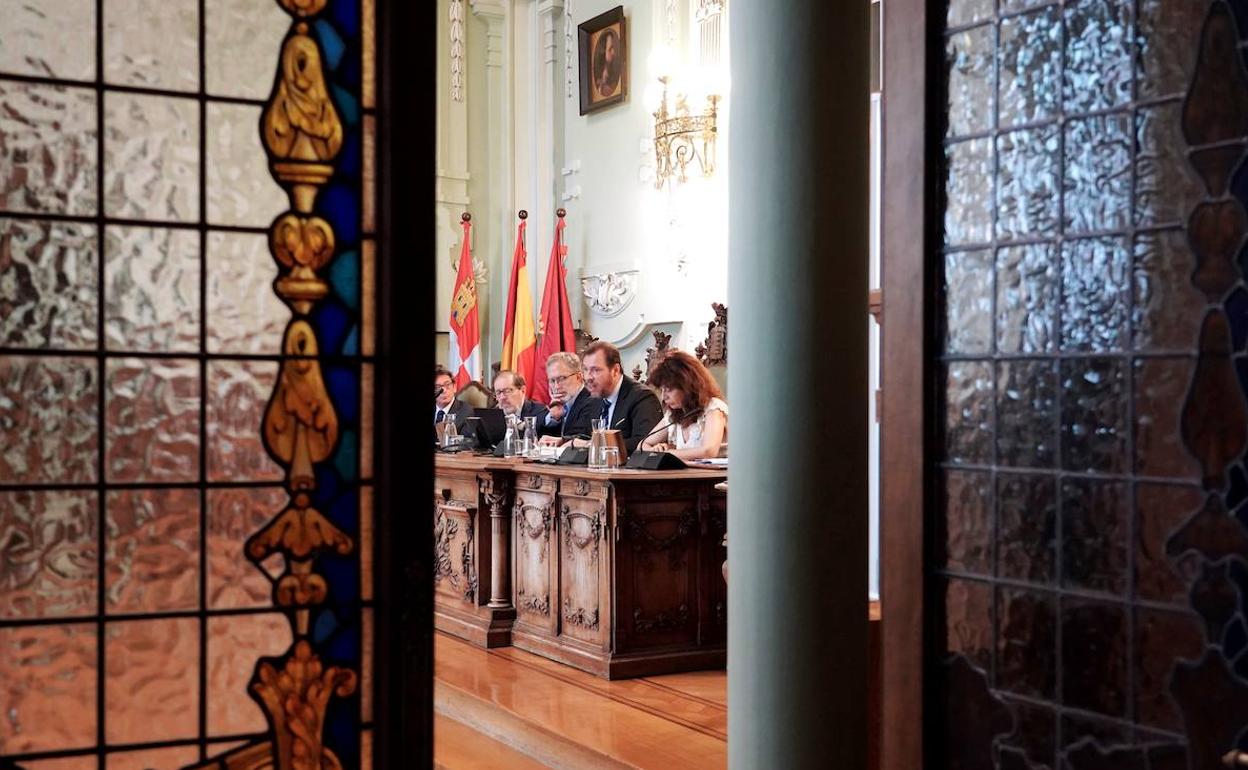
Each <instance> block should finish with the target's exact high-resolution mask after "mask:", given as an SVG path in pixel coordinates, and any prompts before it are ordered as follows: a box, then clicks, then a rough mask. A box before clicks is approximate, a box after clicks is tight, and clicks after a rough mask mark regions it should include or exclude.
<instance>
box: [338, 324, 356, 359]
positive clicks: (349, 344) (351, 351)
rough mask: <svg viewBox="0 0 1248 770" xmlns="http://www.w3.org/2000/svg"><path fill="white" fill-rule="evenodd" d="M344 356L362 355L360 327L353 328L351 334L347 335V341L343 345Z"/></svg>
mask: <svg viewBox="0 0 1248 770" xmlns="http://www.w3.org/2000/svg"><path fill="white" fill-rule="evenodd" d="M342 354H343V355H344V356H358V355H359V354H360V327H359V326H352V327H351V333H350V334H348V335H347V339H346V340H345V341H344V342H343V343H342Z"/></svg>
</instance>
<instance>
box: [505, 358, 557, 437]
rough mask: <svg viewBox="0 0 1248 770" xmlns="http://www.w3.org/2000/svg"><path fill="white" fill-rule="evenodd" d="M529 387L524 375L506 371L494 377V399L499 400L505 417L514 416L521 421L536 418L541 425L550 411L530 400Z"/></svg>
mask: <svg viewBox="0 0 1248 770" xmlns="http://www.w3.org/2000/svg"><path fill="white" fill-rule="evenodd" d="M527 385H528V383H526V382H525V381H524V377H523V376H522V375H520V374H517V373H516V372H513V371H511V370H510V369H504V370H502V371H501V372H499V373H498V374H496V375H494V398H496V399H498V408H499V409H502V410H503V416H504V417H507V416H511V415H513V414H514V415H515V416H516V417H519V418H521V419H524V418H525V417H536V418H537V424H538V425H541V424H542V423H544V422H545V421H546V413H547V411H548V410H547V409H546V407H544V406H542V405H541V404H539V403H537V402H536V401H530V400H529V397H528V387H527Z"/></svg>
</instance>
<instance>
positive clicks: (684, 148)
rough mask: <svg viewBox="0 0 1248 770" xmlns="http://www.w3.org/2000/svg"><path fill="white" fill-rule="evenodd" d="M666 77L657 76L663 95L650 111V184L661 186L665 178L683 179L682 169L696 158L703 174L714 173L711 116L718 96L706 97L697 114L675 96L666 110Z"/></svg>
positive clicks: (715, 108)
mask: <svg viewBox="0 0 1248 770" xmlns="http://www.w3.org/2000/svg"><path fill="white" fill-rule="evenodd" d="M668 80H669V79H668V78H667V77H666V76H663V77H660V78H659V82H660V83H662V84H663V96H662V98H661V99H660V100H659V102H658V106H657V108H656V110H655V112H654V159H655V170H654V186H655V188H656V189H662V188H663V185H664V184H665V183H666V182H668V181H669V180H675V181H677V182H687V181H688V176H687V174H686V169H687V168H688V166H689V164H690V163H692V162H693V161H695V160H696V161H697V163H698V167H699V168H700V169H701V170H702V175H703V176H710V175H711V174H713V173H714V172H715V133H716V129H715V119H716V113H717V110H718V105H719V96H717V95H715V94H711V95H708V96H707V97H706V107H705V109H703V111H702V112H700V113H692V112H690V110H689V104H688V100H687V98H686V97H685V96H684V95H678V96H677V98H676V103H675V105H674V106H673V107H672V108H671V109H670V110H669V108H668V99H667V84H668Z"/></svg>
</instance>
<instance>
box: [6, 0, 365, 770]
mask: <svg viewBox="0 0 1248 770" xmlns="http://www.w3.org/2000/svg"><path fill="white" fill-rule="evenodd" d="M0 17H2V18H4V20H5V21H4V30H3V31H0V704H3V706H2V709H3V712H4V717H3V718H0V764H2V763H7V762H10V761H12V762H14V763H16V764H17V765H18V766H20V767H24V768H30V770H36V769H37V770H61V769H62V768H64V769H65V770H69V769H70V768H73V769H74V770H77V769H78V768H97V769H98V770H105V769H106V768H107V770H115V769H117V768H136V769H138V768H157V769H158V770H165V768H182V767H201V766H202V767H227V766H229V767H236V766H240V765H243V764H246V763H248V762H252V761H257V760H258V759H259V758H260V757H271V758H272V759H273V762H274V765H273V766H274V767H278V766H289V765H288V763H289V759H290V756H292V753H293V752H296V751H304V750H305V749H308V748H309V746H311V744H308V745H307V746H303V747H299V748H296V746H295V744H297V743H299V740H300V739H299V738H297V737H295V734H296V733H298V732H299V730H298V729H294V728H293V727H292V724H291V721H290V720H293V719H297V718H299V715H295V716H290V715H288V714H287V713H286V708H285V707H286V705H288V704H289V703H291V702H302V703H306V705H308V706H309V708H310V709H311V711H312V712H313V713H314V714H315V719H314V720H312V721H314V722H315V725H314V729H315V732H316V735H318V736H319V739H320V742H319V743H318V745H317V746H316V747H315V750H317V751H326V752H332V754H333V755H334V757H336V758H337V759H338V760H339V761H340V762H341V764H342V765H343V766H344V767H348V768H350V767H362V766H363V767H371V759H370V756H369V751H368V746H370V745H371V740H370V734H369V730H370V728H371V722H372V689H371V688H372V682H371V672H370V671H369V667H370V666H371V660H372V633H373V631H372V629H373V614H372V613H373V609H372V601H373V590H372V588H373V586H372V580H373V570H372V534H371V533H372V531H373V526H372V516H373V511H372V499H373V494H372V467H373V459H372V429H373V411H372V404H373V382H374V361H373V358H372V357H373V355H374V353H375V351H374V340H375V330H374V328H373V324H374V323H375V317H376V314H375V312H374V306H373V298H374V293H375V291H374V288H375V287H374V283H375V274H376V269H375V264H374V259H375V258H376V254H377V248H376V244H375V241H374V238H375V232H374V231H375V222H374V219H375V214H374V212H375V209H376V206H375V202H374V197H373V196H374V191H373V187H374V185H375V181H374V177H375V168H374V163H373V154H374V152H375V141H374V132H375V110H376V104H375V93H376V87H375V84H374V82H373V78H374V77H375V75H374V72H375V68H374V62H373V56H374V48H373V37H374V35H375V29H374V13H373V3H372V0H97V1H96V2H87V1H84V0H42V1H41V2H37V3H32V2H27V1H26V0H0ZM283 672H284V676H282V677H278V676H277V675H278V674H279V673H283ZM314 681H316V682H319V683H321V684H324V685H327V686H328V687H329V688H330V689H331V690H332V696H331V697H330V698H329V699H328V701H326V702H325V703H324V704H321V703H319V702H317V701H316V698H314V697H312V696H310V695H309V692H308V685H309V684H311V683H313V682H314ZM292 698H293V699H294V701H292V700H291V699H292ZM321 744H323V745H321ZM283 758H284V762H285V764H284V763H283ZM327 761H328V760H327Z"/></svg>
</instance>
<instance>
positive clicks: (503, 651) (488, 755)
mask: <svg viewBox="0 0 1248 770" xmlns="http://www.w3.org/2000/svg"><path fill="white" fill-rule="evenodd" d="M434 647H435V657H434V668H435V678H436V683H435V702H436V705H437V711H438V718H437V721H436V722H435V725H434V728H435V731H434V759H435V763H436V765H437V767H439V768H445V769H446V770H475V769H476V768H500V769H501V768H516V769H517V770H524V769H526V768H540V767H551V768H656V769H658V768H662V769H663V770H667V769H668V768H688V769H689V770H696V769H697V768H723V767H726V766H727V764H728V745H727V740H728V678H727V675H726V673H725V672H724V671H701V672H696V673H690V674H670V675H666V676H655V677H646V678H641V679H626V680H620V681H614V682H608V681H606V680H603V679H599V678H598V677H595V676H591V675H589V674H585V673H582V672H580V671H577V670H576V669H573V668H569V667H567V666H564V665H562V664H559V663H554V662H552V661H548V660H546V659H545V658H541V657H538V656H536V655H531V654H529V653H526V652H523V651H521V650H517V649H515V648H513V647H502V648H498V649H494V650H483V649H480V648H477V647H474V646H472V645H469V644H467V643H465V642H462V641H460V640H458V639H456V638H454V637H451V636H446V635H444V634H438V635H437V639H436V641H435V645H434Z"/></svg>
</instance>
